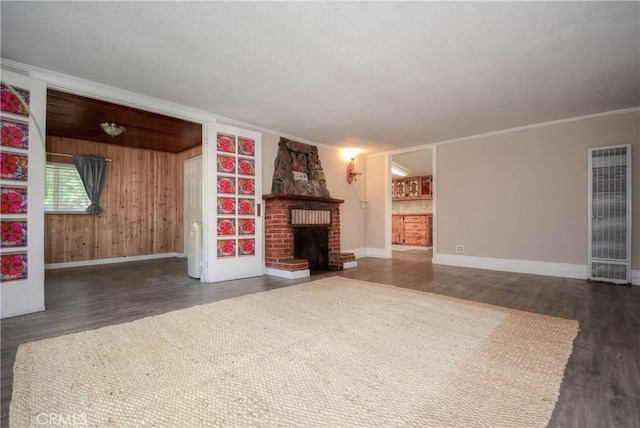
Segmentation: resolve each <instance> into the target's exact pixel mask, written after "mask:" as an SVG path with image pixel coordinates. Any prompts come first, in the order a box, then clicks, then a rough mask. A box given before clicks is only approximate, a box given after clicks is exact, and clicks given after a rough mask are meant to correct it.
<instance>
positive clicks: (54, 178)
mask: <svg viewBox="0 0 640 428" xmlns="http://www.w3.org/2000/svg"><path fill="white" fill-rule="evenodd" d="M45 181H46V184H45V197H44V211H45V212H59V213H84V210H85V209H86V208H87V207H88V206H89V205H91V201H89V198H88V197H87V192H86V191H85V190H84V185H83V184H82V180H81V179H80V174H78V170H77V169H76V167H75V165H73V164H64V163H47V167H46V176H45Z"/></svg>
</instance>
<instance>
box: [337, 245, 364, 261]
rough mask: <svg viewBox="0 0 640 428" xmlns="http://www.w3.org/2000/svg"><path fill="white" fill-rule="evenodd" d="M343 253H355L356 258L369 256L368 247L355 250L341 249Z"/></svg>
mask: <svg viewBox="0 0 640 428" xmlns="http://www.w3.org/2000/svg"><path fill="white" fill-rule="evenodd" d="M340 252H341V253H353V254H354V255H355V256H356V259H361V258H363V257H367V249H366V248H356V249H353V250H340Z"/></svg>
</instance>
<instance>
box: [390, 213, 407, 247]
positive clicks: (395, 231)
mask: <svg viewBox="0 0 640 428" xmlns="http://www.w3.org/2000/svg"><path fill="white" fill-rule="evenodd" d="M391 243H392V244H404V218H403V216H401V215H394V216H391Z"/></svg>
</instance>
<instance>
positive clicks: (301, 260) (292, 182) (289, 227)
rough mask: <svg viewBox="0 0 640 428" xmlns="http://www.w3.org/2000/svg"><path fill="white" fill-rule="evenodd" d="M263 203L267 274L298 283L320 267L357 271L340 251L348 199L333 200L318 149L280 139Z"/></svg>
mask: <svg viewBox="0 0 640 428" xmlns="http://www.w3.org/2000/svg"><path fill="white" fill-rule="evenodd" d="M262 198H263V199H264V201H265V208H264V233H265V273H266V274H268V275H276V276H283V277H285V278H300V277H303V276H308V275H309V274H310V273H311V270H313V269H314V268H315V269H317V268H318V266H319V265H322V266H321V268H324V269H327V268H328V269H345V268H350V267H356V265H357V264H356V258H355V255H354V254H353V253H343V252H341V250H340V204H342V203H343V202H344V200H342V199H333V198H331V195H330V194H329V190H328V189H327V183H326V180H325V176H324V171H323V169H322V164H321V163H320V157H319V156H318V148H317V147H316V146H311V145H308V144H304V143H299V142H297V141H291V140H288V139H286V138H280V142H279V144H278V153H277V155H276V159H275V162H274V171H273V180H272V182H271V193H270V194H268V195H263V197H262ZM296 237H297V239H296ZM296 241H297V242H298V245H299V247H298V248H295V245H296ZM302 246H304V247H302ZM296 255H298V256H299V257H296ZM310 261H311V263H310ZM310 265H311V266H310ZM310 268H311V269H310Z"/></svg>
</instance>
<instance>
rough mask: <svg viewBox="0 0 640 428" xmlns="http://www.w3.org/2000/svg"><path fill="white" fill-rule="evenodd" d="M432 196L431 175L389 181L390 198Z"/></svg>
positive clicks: (425, 197) (397, 199) (422, 197)
mask: <svg viewBox="0 0 640 428" xmlns="http://www.w3.org/2000/svg"><path fill="white" fill-rule="evenodd" d="M432 196H433V176H432V175H425V176H422V177H406V178H398V179H395V180H393V181H392V182H391V199H392V200H394V201H403V200H411V199H431V198H432Z"/></svg>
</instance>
